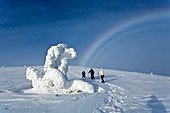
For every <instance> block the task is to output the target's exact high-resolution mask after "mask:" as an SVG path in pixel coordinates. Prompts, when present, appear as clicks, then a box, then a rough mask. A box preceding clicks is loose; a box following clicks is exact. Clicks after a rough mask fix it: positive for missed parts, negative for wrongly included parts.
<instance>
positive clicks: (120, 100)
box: [0, 66, 170, 113]
mask: <svg viewBox="0 0 170 113" xmlns="http://www.w3.org/2000/svg"><path fill="white" fill-rule="evenodd" d="M35 68H36V69H38V70H43V67H35ZM26 69H27V68H26V67H14V68H6V67H4V68H0V78H1V79H0V113H170V87H169V86H170V77H166V76H158V75H151V74H141V73H133V72H123V71H114V70H106V69H104V71H105V77H106V78H105V80H106V83H104V84H103V83H101V82H100V79H99V76H98V75H97V72H98V71H99V70H98V69H94V70H95V72H96V74H95V78H96V79H95V80H90V75H89V74H87V72H88V71H89V70H90V68H87V67H76V66H69V67H68V76H67V77H68V79H69V80H75V79H77V80H81V81H85V82H87V83H90V84H92V85H93V86H94V88H95V92H94V93H83V92H75V93H72V94H67V95H65V94H64V95H63V94H61V95H58V94H55V93H54V94H37V93H33V92H32V93H27V92H24V91H25V90H28V89H31V88H32V83H31V81H29V80H28V79H26V77H25V72H26ZM83 70H84V71H85V72H86V76H87V78H86V79H82V78H81V72H82V71H83ZM40 75H41V74H40Z"/></svg>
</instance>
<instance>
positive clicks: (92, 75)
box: [89, 68, 95, 80]
mask: <svg viewBox="0 0 170 113" xmlns="http://www.w3.org/2000/svg"><path fill="white" fill-rule="evenodd" d="M89 73H90V74H91V79H92V80H95V78H94V70H93V69H92V68H91V69H90V71H89Z"/></svg>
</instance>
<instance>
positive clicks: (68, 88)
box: [26, 44, 94, 93]
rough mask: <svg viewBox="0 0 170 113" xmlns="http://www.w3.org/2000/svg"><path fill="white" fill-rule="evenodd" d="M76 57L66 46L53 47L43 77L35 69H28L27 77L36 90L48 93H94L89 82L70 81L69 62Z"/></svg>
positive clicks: (47, 57)
mask: <svg viewBox="0 0 170 113" xmlns="http://www.w3.org/2000/svg"><path fill="white" fill-rule="evenodd" d="M75 57H76V52H75V50H74V49H73V48H68V47H67V45H66V44H58V45H57V46H52V47H51V48H49V50H48V52H47V55H46V60H45V64H44V71H45V74H44V75H43V77H41V73H40V72H39V70H37V69H35V68H33V67H28V68H27V71H26V77H27V79H29V80H31V81H32V86H33V88H34V89H39V88H41V89H43V90H46V92H52V93H55V92H56V93H57V92H60V93H68V92H76V91H82V92H88V93H93V92H94V87H93V85H91V84H90V83H88V82H84V81H81V80H73V81H68V78H67V72H68V63H69V60H71V59H74V58H75Z"/></svg>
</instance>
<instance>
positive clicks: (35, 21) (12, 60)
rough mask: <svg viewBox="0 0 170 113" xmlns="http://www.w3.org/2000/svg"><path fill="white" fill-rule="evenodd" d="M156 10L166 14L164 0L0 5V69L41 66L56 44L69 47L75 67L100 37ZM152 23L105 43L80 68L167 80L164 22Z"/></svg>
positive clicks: (169, 2)
mask: <svg viewBox="0 0 170 113" xmlns="http://www.w3.org/2000/svg"><path fill="white" fill-rule="evenodd" d="M159 10H161V11H163V12H164V11H168V10H170V0H84V1H83V0H0V51H1V54H0V65H1V66H23V65H43V64H44V60H45V55H46V51H47V49H48V48H49V47H50V46H51V45H55V44H58V43H65V44H67V45H68V46H69V47H73V48H75V49H76V51H77V55H78V57H77V58H76V59H75V60H74V61H71V62H70V63H71V65H81V61H82V60H83V59H84V56H85V54H88V53H86V52H87V51H88V50H89V49H90V48H89V47H92V45H93V43H95V41H97V40H98V38H99V37H100V35H101V34H103V33H105V32H107V31H108V30H109V29H111V28H112V27H114V26H116V25H117V24H118V23H121V22H122V21H125V20H128V19H129V18H133V17H134V16H136V15H143V14H145V13H148V12H149V13H152V11H154V12H156V11H159ZM158 15H159V12H158ZM153 20H154V21H153V22H151V21H149V22H148V23H145V24H139V26H138V28H139V29H140V28H145V29H144V30H141V31H139V32H134V33H132V34H130V35H128V36H127V37H126V38H122V39H121V38H120V40H119V41H117V42H115V41H114V40H113V39H114V38H115V37H112V38H109V40H107V42H105V43H104V44H103V46H101V48H99V50H100V49H101V50H102V51H96V54H94V56H95V57H94V58H95V59H93V58H92V61H89V62H86V64H85V66H90V67H105V68H110V69H119V70H130V71H137V72H146V73H150V72H154V73H157V74H164V75H170V54H169V51H170V44H169V42H170V19H169V16H167V17H166V16H165V17H162V18H160V19H153ZM134 28H135V27H134ZM134 28H131V29H128V30H129V31H133V30H134V31H135V29H134ZM128 30H127V31H124V32H125V33H127V32H128ZM96 55H98V56H96Z"/></svg>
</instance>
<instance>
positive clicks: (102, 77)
mask: <svg viewBox="0 0 170 113" xmlns="http://www.w3.org/2000/svg"><path fill="white" fill-rule="evenodd" d="M99 75H100V77H101V82H102V83H104V82H105V81H104V71H103V69H102V68H101V69H100V71H99Z"/></svg>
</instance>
